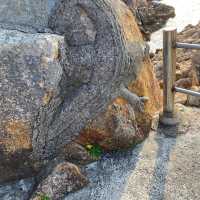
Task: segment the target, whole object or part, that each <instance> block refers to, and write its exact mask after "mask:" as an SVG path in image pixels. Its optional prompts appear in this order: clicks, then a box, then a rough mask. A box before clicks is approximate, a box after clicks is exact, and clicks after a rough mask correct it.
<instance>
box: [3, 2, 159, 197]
mask: <svg viewBox="0 0 200 200" xmlns="http://www.w3.org/2000/svg"><path fill="white" fill-rule="evenodd" d="M13 2H14V1H13ZM26 2H29V1H18V2H17V3H19V5H20V7H19V8H17V10H18V9H19V10H20V8H21V6H22V7H23V5H26V6H27V4H26ZM53 2H54V1H52V3H53ZM5 4H6V3H5ZM5 4H4V5H5ZM6 5H8V6H9V8H12V6H11V5H12V4H6ZM17 5H18V4H17ZM38 5H40V4H38ZM45 5H46V4H45ZM45 5H44V9H46V7H45ZM26 6H25V7H26ZM32 6H33V7H34V6H35V4H31V6H30V7H29V6H28V8H29V9H30V14H32V12H31V10H32V9H33V8H32ZM12 9H13V11H12V12H11V14H10V15H12V14H13V16H12V18H11V19H10V20H15V19H14V17H15V14H16V21H17V22H18V21H19V23H18V24H17V23H16V25H19V26H22V27H25V29H26V25H27V24H29V21H27V22H23V19H24V18H26V15H27V10H26V8H25V11H24V10H23V9H22V12H21V14H22V16H21V15H20V16H18V14H19V13H18V12H17V10H16V7H15V6H14V7H13V8H12ZM12 9H11V10H12ZM34 9H35V8H34ZM34 9H33V10H34ZM35 11H36V12H39V13H41V11H40V10H35ZM9 13H10V12H9ZM44 13H47V15H48V19H49V22H48V25H49V28H51V32H54V33H58V34H60V35H64V37H63V36H58V35H54V34H50V33H48V34H45V33H43V34H39V33H35V34H30V33H23V32H26V31H23V30H21V31H11V30H9V31H8V30H3V29H1V31H0V71H1V73H0V95H1V96H2V97H3V98H1V99H0V111H1V113H2V115H1V116H0V156H1V157H0V159H1V166H0V182H4V181H8V180H14V179H19V178H22V177H27V176H31V175H36V174H37V173H38V171H39V170H40V169H41V168H42V166H43V165H45V164H47V163H49V164H50V163H51V162H48V161H50V160H51V159H52V158H54V157H56V156H57V154H59V152H60V150H61V149H62V148H63V147H64V146H65V145H66V144H67V143H69V142H71V141H72V139H73V138H75V136H77V135H78V134H79V133H80V131H81V130H82V129H83V128H84V127H85V125H86V124H87V123H88V121H89V120H92V119H95V117H96V116H97V115H99V113H105V112H106V108H107V106H108V105H111V102H113V100H115V103H116V102H117V101H118V99H116V98H117V97H119V96H120V97H123V98H125V99H126V100H127V102H126V103H125V105H123V106H121V104H120V103H119V105H117V106H116V107H117V111H116V112H115V114H114V115H116V116H117V118H116V119H117V123H116V124H114V125H113V130H112V133H114V135H115V136H116V138H117V140H116V141H117V143H118V146H119V144H121V143H122V144H123V145H124V146H129V142H130V140H131V142H130V143H132V142H133V143H135V141H136V142H138V141H141V140H142V139H144V136H146V135H148V132H149V130H150V127H151V118H152V115H153V114H154V113H155V111H157V110H158V108H159V106H158V104H159V105H160V99H161V98H160V90H159V88H158V84H157V82H156V79H155V77H154V76H153V71H152V66H151V64H150V61H149V59H148V50H149V48H148V46H147V45H146V44H145V42H144V41H143V39H142V35H141V33H140V31H139V28H138V27H137V24H136V22H135V19H134V17H133V15H132V13H131V11H130V10H129V9H128V7H127V6H126V5H125V4H124V3H123V2H121V1H120V0H98V1H91V0H84V1H83V0H74V1H63V0H61V1H58V2H57V3H56V4H55V5H54V6H53V8H52V9H51V12H49V11H48V12H46V11H45V12H44ZM33 15H34V16H38V15H37V14H34V12H33ZM42 15H43V12H42ZM44 15H46V14H44ZM3 17H4V16H2V17H1V15H0V19H2V20H3V21H5V24H6V23H7V20H9V15H8V16H7V17H6V18H5V19H4V18H3ZM30 17H31V16H30ZM21 18H22V19H21ZM33 19H34V17H33ZM45 19H46V18H45ZM27 20H29V19H28V18H27ZM41 20H42V18H41ZM8 23H10V24H11V25H12V22H8ZM13 23H14V22H13ZM23 23H27V24H23ZM31 23H32V22H30V25H31ZM39 23H40V22H39ZM34 24H35V23H34V20H33V25H34ZM44 24H45V23H44ZM31 26H32V25H31ZM36 26H38V25H37V24H36ZM41 26H43V22H41ZM44 27H45V25H44ZM13 28H14V29H15V26H13ZM31 28H32V27H31ZM33 28H34V26H33ZM16 29H17V28H16ZM34 29H35V31H36V32H37V31H39V30H38V29H37V27H36V28H34ZM27 31H28V32H32V30H29V27H28V28H27ZM152 88H154V89H155V90H152ZM134 90H135V91H136V93H137V94H134V93H132V92H134ZM145 95H146V96H148V97H149V101H148V102H146V100H147V99H146V98H145V97H143V96H145ZM123 101H125V100H123ZM117 104H118V103H117ZM131 106H132V108H131ZM120 109H122V111H121V110H120ZM127 110H128V112H130V113H128V112H127ZM125 112H127V115H124V113H125ZM134 112H135V113H134ZM108 113H109V111H108ZM126 116H128V119H126ZM129 120H130V121H129ZM136 123H137V124H136ZM119 140H120V141H119ZM134 140H135V141H134ZM116 141H115V143H116ZM127 143H128V145H127ZM5 166H6V171H5ZM56 169H57V168H56ZM49 173H50V174H49V176H47V177H49V180H52V179H53V178H51V177H52V176H54V175H55V174H54V172H49ZM45 180H46V179H43V180H41V181H42V183H46V182H45ZM56 180H57V181H58V182H59V183H60V182H62V176H60V175H59V176H58V177H57V179H56ZM42 183H41V184H42ZM41 184H39V185H41ZM66 184H67V183H66ZM39 187H40V186H39ZM41 187H42V186H41ZM59 187H60V188H62V190H63V188H65V189H66V185H65V182H64V183H63V185H62V184H61V185H59ZM63 191H64V190H63ZM52 195H53V194H52Z"/></svg>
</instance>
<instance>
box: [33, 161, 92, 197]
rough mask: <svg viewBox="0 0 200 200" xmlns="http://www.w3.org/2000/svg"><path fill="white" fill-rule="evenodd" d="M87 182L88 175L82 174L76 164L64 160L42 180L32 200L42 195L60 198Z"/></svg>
mask: <svg viewBox="0 0 200 200" xmlns="http://www.w3.org/2000/svg"><path fill="white" fill-rule="evenodd" d="M48 168H49V166H48ZM47 171H48V169H47ZM87 184H88V181H87V179H86V177H85V176H84V175H82V174H81V172H80V169H79V168H78V167H77V166H76V165H73V164H71V163H68V162H62V163H60V164H57V165H56V167H55V168H53V170H52V172H51V173H49V174H48V176H47V177H46V178H44V179H43V181H42V182H40V184H39V185H38V187H37V189H36V191H35V192H34V194H33V197H32V198H31V200H40V198H41V196H47V197H49V198H50V199H53V200H60V199H62V198H63V197H64V195H66V194H68V193H70V192H72V191H76V190H78V189H80V188H82V187H84V186H85V185H87Z"/></svg>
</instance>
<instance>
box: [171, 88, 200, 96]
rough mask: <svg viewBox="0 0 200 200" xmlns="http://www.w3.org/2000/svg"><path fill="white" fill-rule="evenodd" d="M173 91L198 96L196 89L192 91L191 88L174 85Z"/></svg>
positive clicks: (199, 93)
mask: <svg viewBox="0 0 200 200" xmlns="http://www.w3.org/2000/svg"><path fill="white" fill-rule="evenodd" d="M174 91H175V92H180V93H184V94H188V95H192V96H196V97H200V92H196V91H192V90H187V89H185V88H180V87H174Z"/></svg>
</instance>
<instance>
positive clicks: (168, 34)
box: [160, 29, 178, 125]
mask: <svg viewBox="0 0 200 200" xmlns="http://www.w3.org/2000/svg"><path fill="white" fill-rule="evenodd" d="M176 35H177V30H176V29H166V30H164V31H163V81H164V83H163V85H164V87H163V113H162V115H161V117H160V122H161V123H162V124H164V125H175V124H177V123H178V121H177V119H176V116H175V110H174V97H175V91H174V90H173V87H174V83H175V77H176Z"/></svg>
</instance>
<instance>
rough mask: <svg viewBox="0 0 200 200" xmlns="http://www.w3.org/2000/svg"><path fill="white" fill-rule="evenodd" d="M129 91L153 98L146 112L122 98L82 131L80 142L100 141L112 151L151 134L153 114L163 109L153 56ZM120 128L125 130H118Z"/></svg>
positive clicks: (95, 142) (106, 148) (147, 60)
mask: <svg viewBox="0 0 200 200" xmlns="http://www.w3.org/2000/svg"><path fill="white" fill-rule="evenodd" d="M129 90H130V91H132V92H134V93H136V94H137V95H138V96H147V97H149V101H148V102H147V103H146V104H145V110H144V112H143V113H142V112H137V111H136V110H133V109H132V108H131V106H130V105H129V104H128V102H127V101H126V100H124V99H122V98H118V99H116V100H115V101H114V102H113V104H111V105H110V106H109V108H108V110H107V112H106V113H103V114H102V115H100V116H99V117H97V118H96V119H95V120H93V121H92V122H91V123H90V124H89V125H88V126H87V127H86V128H85V129H84V130H83V131H82V132H81V134H80V136H79V137H78V139H77V142H78V143H81V144H82V145H86V144H99V145H100V146H101V147H102V148H103V149H104V150H108V151H109V150H116V149H121V148H128V147H130V146H132V145H134V144H137V143H138V142H141V141H142V140H144V138H145V137H147V136H148V133H149V131H150V129H151V122H152V119H153V116H154V115H156V113H158V112H159V111H160V110H161V109H162V96H161V91H160V89H159V83H158V81H157V79H156V78H155V74H154V72H153V68H152V64H151V62H150V60H149V59H146V60H144V62H143V66H142V70H141V72H140V75H139V76H138V79H137V80H136V81H133V82H132V83H131V84H130V85H129ZM119 122H121V124H120V123H119ZM119 127H120V129H121V131H119V132H118V130H119ZM119 133H121V134H120V135H119Z"/></svg>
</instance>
